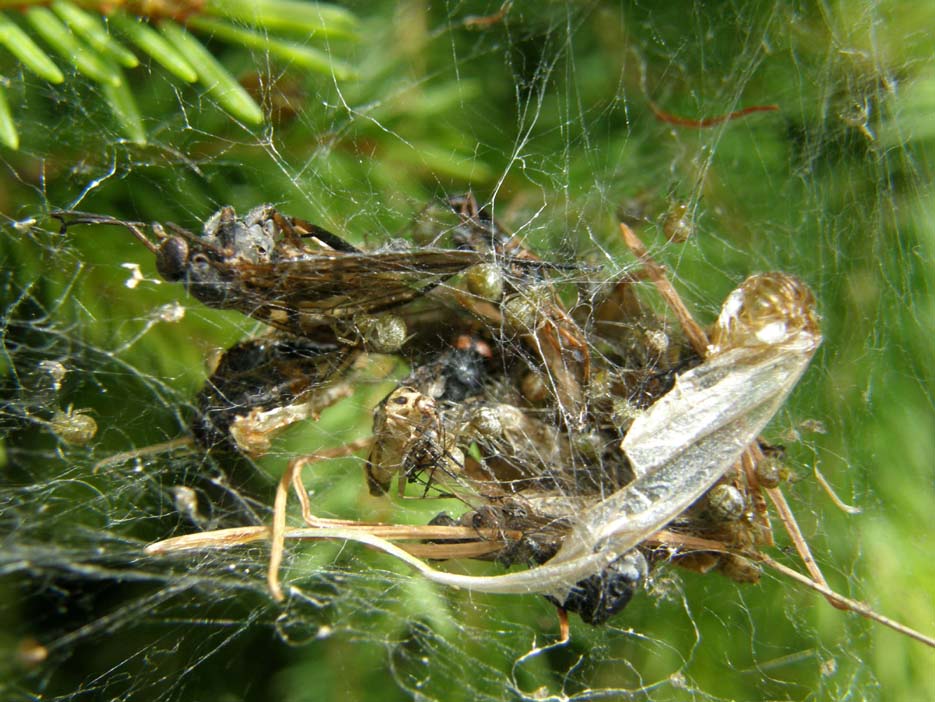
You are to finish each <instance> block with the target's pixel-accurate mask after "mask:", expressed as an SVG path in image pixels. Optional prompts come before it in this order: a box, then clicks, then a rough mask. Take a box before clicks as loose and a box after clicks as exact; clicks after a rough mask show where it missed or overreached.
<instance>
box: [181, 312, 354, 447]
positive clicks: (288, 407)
mask: <svg viewBox="0 0 935 702" xmlns="http://www.w3.org/2000/svg"><path fill="white" fill-rule="evenodd" d="M326 331H330V330H327V329H326ZM358 355H359V351H358V350H357V349H354V348H352V347H349V346H346V345H342V344H339V343H337V342H336V341H334V340H332V341H327V340H326V339H325V340H322V341H314V340H312V339H303V338H298V337H289V336H285V335H282V334H274V335H269V336H265V337H259V338H255V339H248V340H246V341H242V342H240V343H238V344H236V345H235V346H232V347H231V348H229V349H228V350H227V351H225V352H224V354H223V355H222V356H221V359H220V361H219V362H218V365H217V367H216V368H215V370H214V372H213V373H212V374H211V376H210V377H209V378H208V379H207V381H205V384H204V386H203V387H202V389H201V391H200V392H199V393H198V397H197V399H196V402H195V404H196V406H197V415H196V417H195V419H194V420H193V421H192V424H191V429H192V434H193V435H194V438H195V440H196V441H197V442H198V444H200V445H201V446H203V447H205V448H213V447H217V446H219V445H226V446H228V447H229V448H234V449H235V450H238V451H242V452H243V453H246V454H247V455H252V456H257V455H261V454H264V453H266V452H267V451H268V450H269V446H270V440H271V438H272V436H274V435H275V433H276V432H277V431H278V430H280V429H282V428H284V427H286V426H288V425H291V424H293V423H295V422H297V421H300V420H302V419H307V418H310V417H317V415H318V413H319V412H321V411H322V410H323V409H325V408H326V407H327V406H329V405H331V404H333V403H334V402H335V401H336V400H337V399H340V398H341V397H344V396H346V395H348V394H350V388H349V387H347V385H346V384H344V383H342V382H341V381H342V379H343V377H344V376H345V374H346V373H347V371H348V369H349V368H350V366H351V364H352V363H353V361H354V359H355V358H356V357H357V356H358Z"/></svg>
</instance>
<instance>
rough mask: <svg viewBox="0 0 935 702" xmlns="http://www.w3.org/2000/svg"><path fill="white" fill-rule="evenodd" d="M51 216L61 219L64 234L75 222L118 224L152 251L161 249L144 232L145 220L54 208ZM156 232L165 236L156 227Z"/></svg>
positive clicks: (158, 236) (50, 213)
mask: <svg viewBox="0 0 935 702" xmlns="http://www.w3.org/2000/svg"><path fill="white" fill-rule="evenodd" d="M49 216H50V217H53V218H54V219H57V220H59V221H60V222H61V223H62V226H61V230H60V231H61V233H62V234H64V233H65V232H66V231H67V230H68V227H70V226H71V225H73V224H106V225H116V226H120V227H123V228H124V229H127V230H129V232H130V233H131V234H133V236H135V237H136V238H137V239H139V241H140V243H141V244H143V246H145V247H146V248H147V249H149V250H150V251H151V252H152V253H157V252H158V251H159V245H158V244H155V243H154V242H152V241H150V239H149V237H147V236H146V234H144V233H143V228H144V227H146V226H147V225H146V224H145V223H144V222H129V221H126V220H123V219H117V218H116V217H108V216H107V215H98V214H92V213H90V212H76V211H74V210H53V211H52V212H49ZM154 234H156V237H157V238H158V239H160V241H161V240H162V238H163V236H164V235H163V236H160V235H159V233H157V232H156V231H155V229H154Z"/></svg>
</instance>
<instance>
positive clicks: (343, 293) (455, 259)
mask: <svg viewBox="0 0 935 702" xmlns="http://www.w3.org/2000/svg"><path fill="white" fill-rule="evenodd" d="M480 258H481V257H480V256H479V255H478V254H477V253H475V252H473V251H433V250H418V251H407V252H382V253H381V252H376V253H341V254H335V255H327V256H323V255H314V256H298V257H295V258H291V259H283V260H279V261H274V262H269V263H238V264H236V265H231V266H230V268H232V269H233V270H232V272H233V273H234V274H235V275H236V277H237V279H238V281H239V284H240V286H241V287H242V289H243V295H242V297H243V300H242V302H241V303H239V304H238V305H237V308H238V309H241V311H243V312H245V313H247V314H250V315H251V316H253V317H258V318H260V319H263V321H269V322H270V323H272V324H274V325H275V326H278V327H280V328H287V329H288V328H289V327H290V324H291V322H290V321H286V320H287V319H289V315H290V314H292V313H298V314H299V316H300V318H301V321H300V327H301V326H304V325H303V324H301V322H305V321H315V320H323V319H325V318H330V319H341V318H349V317H352V316H354V315H358V314H374V313H377V312H382V311H385V310H388V309H391V308H393V307H397V306H399V305H403V304H405V303H407V302H410V301H412V300H414V299H416V298H418V297H420V296H422V295H424V294H425V293H427V292H428V291H429V290H431V289H432V288H434V287H436V286H437V285H439V284H440V283H442V282H444V281H445V280H447V279H448V278H450V277H451V276H453V275H456V274H457V273H460V272H461V271H463V270H465V269H466V268H468V267H470V266H472V265H474V264H475V263H478V262H479V261H480ZM274 310H279V313H278V314H277V313H276V312H275V311H274ZM284 313H285V314H284Z"/></svg>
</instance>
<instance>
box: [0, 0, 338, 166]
mask: <svg viewBox="0 0 935 702" xmlns="http://www.w3.org/2000/svg"><path fill="white" fill-rule="evenodd" d="M20 4H21V3H17V5H20ZM29 4H30V3H26V5H27V7H26V8H25V9H24V11H23V18H24V19H25V21H26V23H27V24H28V25H29V27H30V28H31V29H32V30H33V31H34V32H35V33H36V34H37V35H38V36H39V37H41V39H42V40H43V42H44V43H45V44H46V45H47V46H48V47H49V48H50V49H52V50H53V51H54V52H56V53H57V54H59V57H60V60H62V61H64V62H66V63H68V64H70V65H71V67H73V68H74V69H75V70H76V71H77V72H78V73H80V74H82V75H84V76H85V77H87V78H88V79H90V80H92V81H94V82H96V83H98V84H100V86H101V88H102V91H103V96H104V99H105V100H106V102H107V104H108V105H109V107H110V110H111V113H112V115H113V118H114V119H115V120H116V122H117V124H118V125H119V127H120V129H121V131H122V132H123V134H124V135H125V136H126V137H127V138H129V139H130V140H131V141H132V142H134V143H136V144H139V145H144V144H145V143H146V138H147V137H146V130H145V127H144V120H143V117H141V115H140V111H139V109H138V107H137V104H136V103H137V100H136V97H135V96H134V94H133V92H132V90H131V89H130V87H129V83H128V81H127V77H126V76H124V74H123V72H122V71H121V70H120V66H123V67H124V68H128V69H133V68H137V67H138V66H139V59H138V58H137V56H136V54H134V53H133V51H132V50H131V49H130V48H128V46H126V45H125V44H124V43H123V41H129V42H130V43H131V44H133V45H134V46H135V47H136V48H137V49H139V50H140V51H141V52H143V53H145V54H147V55H148V56H149V57H150V58H152V59H153V60H154V61H156V62H157V63H158V64H160V65H161V66H162V67H163V68H165V70H166V71H168V72H169V73H170V74H171V75H172V76H173V77H174V78H176V79H178V80H181V81H184V82H186V83H196V82H198V83H200V84H201V85H202V87H203V88H204V90H205V91H206V93H207V95H208V96H209V97H211V98H213V99H214V100H216V102H217V104H218V105H219V106H220V107H221V108H222V109H224V110H226V111H227V112H228V113H230V114H231V115H232V116H234V117H236V118H238V119H241V120H243V121H245V122H247V123H248V124H251V125H256V124H260V123H262V122H263V111H262V110H261V109H260V106H259V105H257V104H256V101H255V100H254V99H253V97H252V96H251V95H250V94H249V93H248V92H247V91H245V90H244V89H243V88H242V87H241V86H240V84H239V83H238V82H237V78H236V77H235V76H234V75H233V74H232V73H231V72H230V71H229V70H228V69H227V68H225V67H224V66H223V64H222V63H221V62H219V61H217V60H216V59H215V58H214V56H213V54H212V53H211V51H210V50H209V49H208V48H206V47H205V46H204V44H203V43H202V42H201V41H199V40H198V39H197V38H196V37H194V36H193V35H192V34H190V33H189V32H187V31H185V29H183V28H182V27H180V26H179V25H178V24H177V23H175V22H173V21H172V19H171V18H170V17H167V16H159V15H158V14H154V15H152V16H149V17H147V16H146V15H140V16H134V15H132V14H128V11H130V12H132V11H134V10H136V9H138V10H139V12H141V13H143V12H147V11H149V12H158V10H159V6H158V4H152V5H147V4H146V3H139V4H134V3H130V4H128V5H127V11H125V10H121V9H116V10H115V9H114V7H113V5H112V4H110V3H106V2H102V3H97V4H95V3H89V5H91V7H94V8H95V9H94V10H93V11H88V10H85V9H82V8H81V7H78V6H77V5H75V4H73V3H71V2H68V1H67V0H56V1H55V2H53V3H52V4H51V10H50V9H48V8H46V7H38V6H31V7H29V6H28V5H29ZM180 11H181V9H180ZM95 12H96V13H101V14H103V19H104V20H106V24H105V22H104V21H102V19H101V16H100V14H99V15H98V16H95V14H94V13H95ZM184 20H185V23H186V25H187V26H188V27H190V28H192V29H194V30H195V31H197V32H199V33H201V34H202V35H204V36H206V37H208V38H209V39H210V40H211V41H219V42H224V43H228V44H232V45H234V46H242V47H248V48H251V49H253V50H255V51H257V52H262V53H266V54H268V55H270V56H273V57H276V59H278V60H279V61H280V62H282V64H283V65H285V66H287V67H289V68H290V69H308V70H311V71H316V72H319V73H323V74H325V75H330V76H333V77H334V79H335V80H339V81H343V80H352V79H354V77H355V71H354V69H353V68H352V67H351V66H350V65H349V64H348V63H346V62H344V61H341V60H339V59H337V58H335V57H334V56H333V55H332V54H330V53H325V52H323V51H320V50H318V49H315V48H313V47H311V46H308V45H307V44H306V43H304V42H307V41H308V40H309V38H310V37H314V38H315V39H316V40H322V39H328V38H334V39H353V38H354V36H355V35H354V32H355V27H356V19H355V17H354V16H353V15H352V14H351V13H350V12H348V11H346V10H344V9H342V8H338V7H329V6H327V5H322V4H319V3H305V2H291V1H289V0H262V1H259V2H217V3H207V4H206V5H205V6H204V7H202V8H200V9H199V10H198V11H197V14H193V15H186V16H185V17H184ZM240 23H243V24H248V25H250V26H251V27H253V28H254V29H253V30H248V29H245V28H243V27H242V26H238V25H239V24H240ZM153 24H155V25H157V26H158V27H159V28H160V29H161V30H162V32H163V34H165V36H166V37H167V38H168V39H169V41H166V40H165V39H163V38H162V37H160V36H159V34H158V33H156V32H155V31H154V30H153V29H152V27H151V26H150V25H153ZM111 27H112V28H114V29H115V30H116V31H117V35H116V36H115V35H113V34H111V33H110V28H111ZM280 33H284V34H286V35H288V36H298V37H301V38H302V39H303V43H296V42H294V41H286V40H283V39H280V38H279V34H280ZM121 39H122V40H123V41H121ZM0 44H2V45H3V46H4V47H5V48H6V49H7V50H8V51H9V52H10V53H11V54H12V55H13V56H15V57H16V59H17V60H18V61H19V62H20V63H21V64H22V65H23V66H24V67H25V68H26V69H28V70H29V71H32V72H33V73H34V74H35V75H37V76H38V77H40V78H42V79H43V80H47V81H49V82H51V83H62V82H64V81H65V74H63V73H62V71H61V69H59V67H58V66H57V65H56V63H55V61H54V60H53V59H52V58H51V57H50V56H49V55H48V54H47V53H46V52H45V51H43V50H42V48H40V47H39V45H37V44H36V43H35V42H34V41H33V40H32V39H31V38H30V37H29V35H28V34H26V33H25V32H24V31H23V30H22V29H21V28H20V27H19V26H18V24H17V23H16V22H15V20H14V18H13V13H12V12H10V11H7V12H5V13H4V12H3V6H2V5H0ZM0 99H2V98H0ZM4 105H5V102H3V103H0V141H2V143H3V144H5V145H6V146H7V147H9V148H11V149H17V148H19V135H18V133H17V130H16V126H15V123H14V122H13V120H12V118H11V117H10V112H9V109H6V110H4V109H2V107H3V106H4Z"/></svg>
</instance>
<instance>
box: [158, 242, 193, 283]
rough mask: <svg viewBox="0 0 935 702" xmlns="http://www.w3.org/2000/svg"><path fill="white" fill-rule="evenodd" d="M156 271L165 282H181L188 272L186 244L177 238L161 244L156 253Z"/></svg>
mask: <svg viewBox="0 0 935 702" xmlns="http://www.w3.org/2000/svg"><path fill="white" fill-rule="evenodd" d="M156 270H157V271H159V275H161V276H162V277H163V278H164V279H165V280H167V281H168V282H170V283H173V282H175V281H178V280H182V279H183V278H184V277H185V273H186V271H187V270H188V242H186V241H185V239H182V238H181V237H178V236H173V237H170V238H169V239H166V240H165V241H164V242H162V245H161V246H160V247H159V251H158V252H157V253H156Z"/></svg>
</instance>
